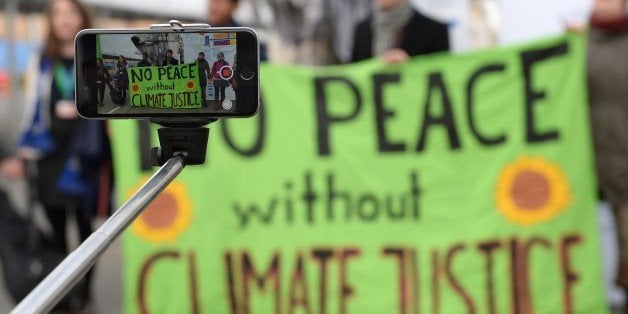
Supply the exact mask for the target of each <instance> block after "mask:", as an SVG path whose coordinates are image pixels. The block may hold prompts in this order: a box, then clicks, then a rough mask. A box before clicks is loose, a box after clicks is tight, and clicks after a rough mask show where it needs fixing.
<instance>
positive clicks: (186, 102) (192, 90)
mask: <svg viewBox="0 0 628 314" xmlns="http://www.w3.org/2000/svg"><path fill="white" fill-rule="evenodd" d="M128 76H129V82H130V85H129V86H130V88H129V89H130V92H129V94H130V95H131V106H132V107H151V108H163V109H170V108H201V107H202V105H203V104H202V101H201V99H202V98H201V85H200V83H199V78H198V64H196V63H190V64H182V65H169V66H148V67H133V68H129V69H128Z"/></svg>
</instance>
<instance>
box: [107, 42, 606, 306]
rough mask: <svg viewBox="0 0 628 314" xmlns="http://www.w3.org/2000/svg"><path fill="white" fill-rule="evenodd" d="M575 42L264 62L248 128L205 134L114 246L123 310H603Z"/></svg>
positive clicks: (136, 179) (128, 181) (124, 161)
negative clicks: (193, 155)
mask: <svg viewBox="0 0 628 314" xmlns="http://www.w3.org/2000/svg"><path fill="white" fill-rule="evenodd" d="M584 47H585V46H584V43H583V40H582V38H579V37H560V38H553V39H548V40H543V41H539V42H533V43H529V44H526V45H522V46H515V47H505V48H499V49H495V50H489V51H481V52H476V53H470V54H461V55H447V54H442V55H432V56H425V57H419V58H416V59H413V60H411V61H410V62H408V63H406V64H403V65H385V64H383V63H381V62H380V61H378V60H372V61H368V62H364V63H359V64H354V65H347V66H338V67H324V68H304V67H294V66H275V65H264V66H263V68H262V75H261V77H262V87H263V96H264V99H263V105H262V107H261V109H260V111H259V113H258V114H257V116H255V117H254V118H251V119H241V120H238V119H231V120H222V121H219V122H216V123H215V124H213V125H211V126H210V129H211V132H210V133H211V135H210V140H209V147H208V159H207V164H206V165H204V166H200V167H188V168H186V169H185V170H184V171H183V173H182V174H181V175H180V176H179V177H178V178H177V180H176V181H175V182H174V183H173V184H171V185H170V186H169V187H168V188H167V189H166V190H165V191H164V192H163V193H162V194H161V195H160V196H159V197H158V198H157V199H156V200H155V202H154V203H153V204H152V205H151V206H150V207H149V208H148V209H147V210H146V211H145V213H144V214H142V216H140V217H139V218H138V219H137V221H136V222H135V223H134V224H133V225H132V226H131V228H130V230H129V231H128V232H127V233H126V235H125V238H124V260H125V262H124V283H125V285H124V289H125V290H124V296H125V297H124V300H125V301H124V309H125V311H126V312H128V313H225V314H230V313H408V314H414V313H533V312H534V313H603V312H605V311H606V306H605V301H604V297H603V288H602V283H601V277H602V276H601V265H600V260H599V256H600V248H599V239H598V234H597V225H596V222H597V218H596V217H597V216H596V195H595V182H594V171H593V156H592V153H591V143H590V139H589V126H588V116H587V112H588V111H587V104H586V88H585V78H584V56H585V54H584ZM135 130H136V127H135V124H134V123H133V122H130V121H119V122H118V121H116V122H115V123H114V124H113V131H114V132H113V137H114V143H115V155H116V169H117V176H118V177H117V179H118V181H117V183H118V186H119V190H120V191H121V193H120V195H124V196H127V197H128V196H129V195H130V193H132V192H134V191H135V190H136V189H137V188H138V187H139V186H140V185H141V184H142V182H144V181H145V180H146V178H147V176H148V175H149V174H150V173H143V172H141V171H140V169H139V168H140V167H139V152H138V150H137V144H136V143H137V141H136V137H135V134H136V132H135ZM153 140H154V139H153Z"/></svg>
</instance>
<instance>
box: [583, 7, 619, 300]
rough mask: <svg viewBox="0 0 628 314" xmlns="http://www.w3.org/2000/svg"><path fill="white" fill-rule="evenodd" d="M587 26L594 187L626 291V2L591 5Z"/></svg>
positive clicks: (617, 279)
mask: <svg viewBox="0 0 628 314" xmlns="http://www.w3.org/2000/svg"><path fill="white" fill-rule="evenodd" d="M589 25H590V31H589V38H588V61H587V62H588V65H587V72H588V85H589V103H590V114H591V127H592V131H593V144H594V149H595V159H596V168H597V174H598V182H599V185H600V189H601V191H602V194H603V197H604V198H605V199H606V200H608V201H609V202H610V203H611V205H612V206H613V210H614V213H615V221H616V224H617V234H618V241H619V259H620V260H619V269H618V272H617V278H616V281H617V284H618V285H619V286H620V287H622V288H624V290H625V291H626V292H628V0H596V1H595V3H594V8H593V13H592V15H591V17H590V20H589Z"/></svg>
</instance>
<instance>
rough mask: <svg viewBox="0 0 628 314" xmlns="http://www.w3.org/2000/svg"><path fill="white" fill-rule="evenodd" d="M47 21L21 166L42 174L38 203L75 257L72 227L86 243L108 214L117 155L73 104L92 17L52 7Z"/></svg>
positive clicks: (72, 2) (98, 125)
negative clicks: (77, 61) (77, 54)
mask: <svg viewBox="0 0 628 314" xmlns="http://www.w3.org/2000/svg"><path fill="white" fill-rule="evenodd" d="M47 21H48V29H49V31H48V35H47V38H46V42H45V44H44V46H43V47H44V48H43V51H42V52H41V54H40V55H38V58H34V59H37V61H35V62H33V64H32V66H31V71H32V73H31V74H30V75H28V77H30V78H32V79H31V80H30V81H29V82H28V85H27V91H26V95H27V101H26V103H25V105H26V108H25V120H24V123H23V129H22V132H21V134H20V136H19V139H18V147H17V150H16V151H17V154H18V156H19V157H16V158H20V159H21V160H25V161H26V162H28V163H30V164H33V165H34V167H29V168H28V169H31V168H35V169H36V173H33V172H31V171H29V172H28V176H36V179H35V180H36V185H37V191H35V192H36V194H35V195H38V201H39V203H40V204H41V205H42V207H43V209H44V212H45V215H46V217H47V218H48V221H49V222H50V226H51V227H52V231H53V236H54V238H53V243H54V245H55V246H57V247H58V248H59V249H60V250H63V251H66V252H68V251H69V250H68V249H69V244H68V235H69V233H68V232H67V230H66V226H67V225H68V223H70V222H71V223H76V227H77V229H78V233H79V237H78V238H79V239H80V240H81V241H84V240H85V239H87V237H88V236H89V235H90V234H91V233H92V221H93V219H94V218H95V217H96V215H97V214H99V213H100V214H107V213H108V212H109V209H110V205H111V204H110V199H111V197H110V196H111V192H110V191H111V185H112V176H111V151H110V145H109V138H108V136H107V133H106V125H105V122H104V121H101V120H86V119H82V118H80V117H79V116H78V112H77V110H76V104H75V102H74V77H75V76H74V37H75V35H76V34H77V32H78V31H80V30H81V29H85V28H90V27H91V25H92V23H91V17H90V15H89V13H88V10H87V9H86V7H85V6H84V5H83V4H82V3H80V2H79V1H78V0H52V1H51V2H50V4H49V7H48V11H47ZM13 162H14V164H13V165H12V166H11V167H19V166H16V165H19V163H20V162H19V161H13ZM13 171H17V172H14V173H17V174H19V173H22V172H24V170H16V169H13ZM3 172H6V171H3ZM31 180H34V179H32V178H31ZM70 215H72V216H74V217H75V218H74V219H69V216H70ZM90 273H91V272H90ZM90 273H88V274H87V275H86V281H87V283H88V284H87V286H88V287H89V282H90V278H91V275H90ZM86 295H89V293H87V294H86Z"/></svg>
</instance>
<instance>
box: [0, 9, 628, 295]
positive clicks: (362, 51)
mask: <svg viewBox="0 0 628 314" xmlns="http://www.w3.org/2000/svg"><path fill="white" fill-rule="evenodd" d="M242 2H243V3H239V1H238V0H207V8H208V9H207V13H206V18H205V20H204V22H207V23H209V24H211V25H212V26H239V25H243V24H246V25H247V26H254V27H259V28H260V30H261V32H260V33H261V35H262V39H263V40H264V46H263V51H262V59H266V60H269V61H270V62H275V63H293V64H302V65H331V64H345V63H350V62H357V61H362V60H367V59H371V58H382V59H383V60H384V61H385V62H389V63H403V62H405V61H406V60H408V59H409V58H410V57H413V56H417V55H423V54H431V53H437V52H446V51H451V50H461V49H453V48H455V47H456V45H454V44H452V43H454V39H453V37H454V36H452V28H454V27H456V25H455V23H453V22H452V21H451V20H447V19H444V18H442V16H441V17H439V16H438V15H437V14H436V15H435V14H431V13H430V14H428V13H427V12H424V11H423V10H421V9H420V8H421V7H420V6H417V5H416V2H414V1H412V2H411V1H409V0H373V1H363V0H318V1H308V0H264V1H262V0H248V1H244V0H243V1H242ZM423 2H424V3H425V2H427V3H430V2H429V1H423ZM465 3H466V5H467V8H468V9H469V10H468V12H469V14H468V16H467V27H466V29H465V32H466V36H467V38H466V43H467V44H466V49H476V48H486V47H491V46H494V45H496V44H497V43H498V27H499V23H500V16H499V13H498V10H499V9H498V7H499V1H498V0H468V1H466V2H465ZM241 5H242V6H246V7H245V8H240V10H238V9H239V6H241ZM592 8H593V9H592V11H591V14H590V18H589V19H588V20H587V19H582V20H569V19H565V20H564V21H561V23H563V24H564V25H563V26H564V28H565V30H570V31H573V32H577V33H581V34H582V36H585V34H588V49H589V53H588V64H587V65H588V83H589V97H590V112H591V123H592V130H593V139H594V147H595V154H596V161H597V164H596V165H597V171H598V180H599V185H600V191H601V193H600V194H601V198H602V199H604V200H607V201H608V202H610V204H611V205H612V207H613V209H614V213H615V217H616V221H617V228H618V229H617V230H618V235H619V237H618V240H619V252H620V259H619V263H618V264H619V268H618V276H617V283H618V284H619V285H620V286H621V287H623V288H626V289H628V88H627V87H628V57H626V56H628V0H593V2H592ZM46 12H47V13H46V15H45V17H44V19H45V24H44V26H43V28H44V29H45V31H46V33H45V36H44V38H43V42H44V43H43V45H42V46H41V47H42V48H40V49H37V50H36V51H37V53H36V54H35V55H36V56H35V57H34V58H31V59H32V61H31V66H29V70H28V71H27V72H26V74H25V75H26V76H27V79H26V80H25V81H26V82H28V83H27V84H25V88H24V92H23V95H24V96H23V97H20V99H22V100H23V101H22V103H23V105H20V107H21V108H20V114H21V116H23V119H22V120H23V122H22V124H21V126H20V127H19V129H16V130H15V131H14V133H15V134H16V137H15V138H14V139H12V140H10V141H6V140H5V143H4V145H2V146H0V158H2V161H1V162H0V174H1V175H2V176H3V177H4V178H5V179H10V180H16V179H24V178H30V179H31V180H33V177H36V180H34V182H36V183H35V184H34V188H35V190H36V193H32V194H33V195H35V196H34V197H36V198H37V199H36V200H35V201H36V202H38V203H39V204H41V206H42V207H43V209H44V212H45V213H46V217H47V219H48V222H49V224H50V225H51V227H52V241H51V242H52V244H53V245H54V246H55V247H56V248H57V249H58V250H60V251H63V252H67V251H68V250H69V249H70V248H69V247H68V241H67V231H66V225H67V224H66V222H67V221H68V217H69V216H73V217H74V219H72V221H73V222H75V223H76V224H77V229H78V230H79V233H80V234H79V237H80V239H81V240H84V239H85V238H86V237H87V236H88V235H89V234H90V233H91V231H92V224H93V220H94V217H96V216H98V215H104V216H106V215H108V214H109V213H110V209H111V206H110V205H111V204H110V200H111V188H112V184H113V180H112V178H111V174H112V171H111V151H110V149H109V139H108V136H107V130H106V125H105V123H103V122H101V121H96V122H95V121H87V120H83V119H81V118H79V117H78V113H77V112H76V108H75V105H74V102H73V97H74V82H73V75H72V73H73V71H74V68H73V66H74V65H73V60H74V47H73V40H74V36H75V34H76V33H77V32H78V31H79V30H81V29H84V28H88V27H93V26H100V27H104V26H106V27H113V26H118V27H121V26H126V25H111V23H109V24H106V25H95V24H94V21H93V19H92V13H94V11H93V10H89V8H87V7H86V6H85V5H84V4H83V3H81V2H80V1H79V0H52V1H50V4H49V6H48V9H47V11H46ZM96 12H97V11H96ZM243 12H244V13H243ZM238 16H245V17H246V18H245V19H244V20H245V21H246V23H242V22H240V21H238ZM142 21H143V22H145V21H146V20H142ZM156 22H159V21H156ZM103 24H104V23H103ZM587 29H588V33H587V31H586V30H587ZM452 47H453V48H452ZM16 83H19V81H17V80H16ZM16 83H14V84H16ZM16 86H18V87H19V84H17V85H16ZM16 90H19V89H16ZM3 105H4V104H3ZM4 112H6V111H4ZM11 127H17V125H12V126H11ZM6 129H7V126H3V132H4V130H6ZM12 132H13V131H12ZM29 165H30V166H29ZM86 169H87V170H86ZM3 262H4V261H3ZM88 278H89V276H88ZM86 286H87V287H89V280H88V283H87V285H86ZM83 296H84V297H85V298H88V296H89V288H87V292H85V293H84V294H83Z"/></svg>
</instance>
